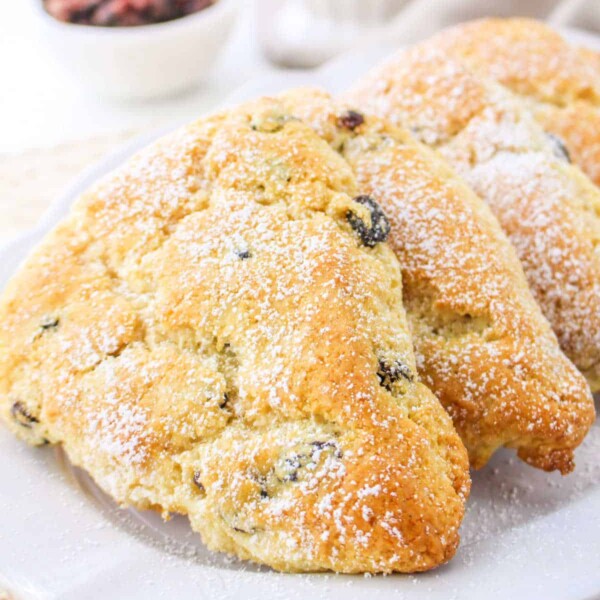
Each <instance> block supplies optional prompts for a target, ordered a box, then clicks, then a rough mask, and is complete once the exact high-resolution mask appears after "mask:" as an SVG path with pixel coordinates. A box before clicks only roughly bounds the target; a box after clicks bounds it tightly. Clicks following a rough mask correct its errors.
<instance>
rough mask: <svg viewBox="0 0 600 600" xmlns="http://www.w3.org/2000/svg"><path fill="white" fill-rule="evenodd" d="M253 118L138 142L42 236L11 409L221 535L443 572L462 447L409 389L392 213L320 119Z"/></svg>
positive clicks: (7, 334) (244, 113)
mask: <svg viewBox="0 0 600 600" xmlns="http://www.w3.org/2000/svg"><path fill="white" fill-rule="evenodd" d="M253 111H254V112H253ZM261 112H262V111H261V109H260V104H259V105H258V106H256V107H255V108H253V109H248V110H246V109H244V108H241V109H239V110H238V111H237V112H236V113H226V114H221V115H218V116H215V117H212V118H207V119H203V120H200V121H198V122H196V123H194V124H192V125H190V126H188V127H186V128H184V129H182V130H181V131H179V132H177V133H175V134H173V135H171V136H169V137H167V138H165V139H163V140H162V141H160V142H159V143H157V144H156V145H154V146H152V147H151V148H149V149H147V150H145V151H143V152H142V153H140V154H139V155H138V156H136V157H135V158H133V159H132V160H131V161H129V162H128V163H127V164H126V165H125V166H124V167H122V168H121V169H120V170H119V171H117V172H116V173H114V174H112V175H110V176H109V177H108V178H107V179H105V180H104V181H103V182H101V183H100V184H99V185H98V186H96V187H95V188H94V189H93V190H91V191H90V192H89V193H87V194H86V195H85V196H83V197H82V198H81V199H80V200H79V201H78V203H77V204H76V206H75V207H74V208H73V210H72V212H71V214H70V216H69V217H68V218H67V219H66V220H65V221H64V222H63V223H62V224H61V225H59V226H58V228H57V229H56V230H55V231H54V232H53V233H51V234H50V235H49V236H48V237H47V238H46V239H45V240H44V241H43V243H42V244H41V245H40V246H39V247H38V248H37V249H36V250H35V252H34V254H33V255H32V256H31V257H30V258H29V259H28V260H27V262H26V263H25V265H24V266H23V267H22V268H21V270H20V271H19V273H18V274H17V275H16V276H15V277H14V278H13V279H12V281H11V282H10V284H9V286H8V288H7V290H6V291H5V293H4V295H3V297H2V300H1V302H0V399H1V404H0V406H1V410H2V416H3V417H4V419H5V420H6V422H7V423H8V424H9V426H10V427H11V429H12V430H13V431H15V433H17V434H19V435H21V436H22V437H24V438H25V439H26V440H28V441H30V442H32V443H42V442H43V441H44V440H48V441H50V442H52V443H60V444H62V445H63V447H64V449H65V451H66V452H67V454H68V456H69V457H70V459H71V460H72V461H73V462H74V463H75V464H77V465H80V466H81V467H83V468H85V469H86V470H87V471H88V472H89V473H90V474H91V475H92V476H93V477H94V479H95V480H96V482H97V483H98V484H99V485H100V486H101V487H102V488H103V489H104V490H105V491H107V492H108V493H109V494H111V495H112V496H113V497H114V498H115V499H116V500H117V501H118V502H120V503H122V504H125V505H134V506H137V507H141V508H155V509H157V510H160V511H163V512H168V511H177V512H181V513H184V514H188V515H189V517H190V519H191V522H192V524H193V527H194V528H195V529H196V530H197V531H199V532H200V533H201V534H202V537H203V539H204V540H205V542H206V543H207V545H208V546H209V547H210V548H212V549H215V550H222V551H226V552H230V553H234V554H237V555H238V556H240V557H243V558H249V559H253V560H255V561H258V562H262V563H265V564H267V565H271V566H273V567H275V568H276V569H281V570H289V571H313V570H324V569H332V570H335V571H342V572H391V571H421V570H426V569H429V568H432V567H434V566H436V565H439V564H440V563H443V562H445V561H446V560H448V559H449V558H451V556H452V555H453V554H454V552H455V549H456V547H457V544H458V540H459V536H458V528H459V525H460V522H461V519H462V516H463V510H464V503H465V500H466V496H467V495H468V490H469V474H468V460H467V454H466V451H465V449H464V446H463V445H462V443H461V441H460V438H459V437H458V435H457V434H456V432H455V431H454V428H453V427H452V423H451V420H450V419H449V418H448V416H447V415H446V413H445V411H444V410H443V408H442V406H441V405H440V404H439V402H438V401H437V400H436V398H435V397H434V396H433V394H432V393H431V392H430V391H429V390H428V389H427V388H426V387H425V386H424V385H423V384H421V383H419V381H418V378H417V375H416V369H415V359H414V355H413V351H412V343H411V338H410V335H409V332H408V325H407V322H406V317H405V313H404V309H403V307H402V296H401V289H402V282H401V274H400V268H399V265H398V262H397V260H396V258H395V256H394V254H393V252H392V250H391V249H390V248H389V247H388V246H387V244H385V243H383V240H384V239H385V238H386V236H387V234H388V231H389V229H388V223H387V221H386V219H385V217H384V216H383V215H382V214H381V212H380V209H379V208H378V207H376V206H371V205H369V206H367V205H364V204H362V203H361V202H360V201H355V200H353V198H354V197H355V196H358V188H357V187H356V183H355V180H354V177H353V175H352V172H351V170H350V169H349V167H348V166H347V164H346V163H345V162H344V160H343V159H342V158H341V157H340V156H339V155H337V154H336V153H335V152H333V151H332V150H331V149H330V148H329V147H328V146H327V144H326V143H325V142H324V141H323V140H321V139H320V138H319V137H318V136H317V135H316V134H315V133H314V132H313V131H312V130H311V129H310V128H309V127H308V126H307V125H304V124H303V123H301V122H299V121H298V120H294V119H293V118H291V117H290V116H288V115H280V117H281V118H280V119H279V120H278V121H277V122H275V123H273V122H269V123H262V124H261V121H262V119H261V118H255V116H257V115H259V113H261Z"/></svg>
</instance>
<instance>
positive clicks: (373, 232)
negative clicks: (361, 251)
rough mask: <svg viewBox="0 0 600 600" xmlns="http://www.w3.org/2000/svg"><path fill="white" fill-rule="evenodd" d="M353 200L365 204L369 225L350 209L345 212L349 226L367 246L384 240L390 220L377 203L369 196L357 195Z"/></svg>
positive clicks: (388, 230) (388, 232)
mask: <svg viewBox="0 0 600 600" xmlns="http://www.w3.org/2000/svg"><path fill="white" fill-rule="evenodd" d="M354 202H358V204H362V205H363V206H366V207H367V208H368V209H369V212H370V213H371V224H370V225H368V224H367V223H365V222H364V221H363V220H362V219H361V218H360V217H359V216H357V215H356V214H354V213H353V212H352V211H351V210H349V211H348V212H347V213H346V218H347V219H348V222H349V223H350V226H351V227H352V229H354V231H356V233H358V235H359V236H360V239H361V241H362V243H363V244H364V245H365V246H368V247H369V248H373V246H375V245H376V244H378V243H379V242H385V240H387V237H388V235H389V234H390V222H389V221H388V219H387V217H386V216H385V213H384V212H383V210H381V207H380V206H379V204H377V202H375V200H373V198H371V197H370V196H357V197H356V198H354Z"/></svg>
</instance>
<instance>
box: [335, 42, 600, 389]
mask: <svg viewBox="0 0 600 600" xmlns="http://www.w3.org/2000/svg"><path fill="white" fill-rule="evenodd" d="M347 99H348V100H349V101H350V102H352V103H353V104H355V105H356V106H362V107H364V110H370V111H372V112H374V113H376V114H378V115H380V116H386V117H389V118H390V119H391V120H392V121H393V122H394V123H397V124H403V125H404V126H406V127H409V128H410V129H411V130H412V132H413V133H414V134H415V135H416V136H417V137H418V138H420V139H421V140H422V141H424V142H425V143H427V144H428V145H430V146H432V147H434V148H436V149H437V150H439V152H440V153H441V154H442V155H443V156H444V157H445V158H446V159H447V160H448V161H449V162H450V163H451V165H452V166H453V167H454V168H455V169H456V170H457V171H458V172H459V173H460V174H461V175H462V176H463V177H464V178H465V179H466V181H467V182H468V183H469V184H470V185H471V187H472V188H473V189H474V190H475V192H477V194H479V196H481V197H482V198H483V199H484V200H486V202H487V203H488V204H489V206H490V208H491V209H492V211H493V212H494V214H495V215H496V217H497V218H498V220H499V221H500V224H501V225H502V227H503V229H504V231H505V232H506V233H507V234H508V236H509V238H510V240H511V241H512V243H513V245H514V246H515V248H516V250H517V254H518V255H519V258H520V259H521V262H522V264H523V267H524V270H525V274H526V276H527V279H528V282H529V285H530V287H531V290H532V291H533V294H534V296H535V298H536V300H537V301H538V303H539V304H540V306H541V308H542V312H543V313H544V314H545V316H546V317H547V318H548V320H549V321H550V323H551V325H552V327H553V329H554V331H555V333H556V334H557V336H558V339H559V341H560V344H561V346H562V348H563V350H564V351H565V353H566V354H567V356H568V357H569V358H570V359H571V360H572V361H573V362H574V363H575V365H576V366H577V367H578V368H579V369H580V370H581V372H582V373H583V374H584V375H585V376H586V378H587V380H588V382H589V384H590V386H591V387H592V390H594V391H596V390H598V389H600V254H599V253H598V250H597V248H598V242H599V241H600V190H599V189H598V188H597V187H596V186H595V185H594V184H593V183H592V182H591V181H590V180H589V179H588V178H587V177H586V176H585V175H584V174H583V173H582V172H581V170H580V169H579V168H577V167H576V166H574V165H572V164H570V163H569V161H568V157H567V155H566V153H565V152H564V150H563V148H562V146H561V144H560V143H559V142H558V141H557V140H556V139H555V138H554V137H552V136H549V135H547V134H546V133H545V132H544V131H543V129H542V128H541V127H540V126H539V125H538V124H537V123H536V122H535V120H534V119H533V117H532V116H531V113H530V112H529V111H528V110H527V108H526V106H525V104H524V103H523V102H522V101H520V100H519V98H518V97H516V96H514V95H512V94H511V93H510V92H509V91H508V90H506V88H504V87H502V86H500V85H498V84H496V83H494V82H491V81H488V80H486V79H483V78H481V77H480V76H478V75H476V74H475V73H473V72H472V71H470V70H467V68H466V67H464V65H463V64H462V63H459V62H457V61H454V60H451V59H448V58H447V57H446V52H445V50H444V49H442V50H440V49H439V48H438V46H437V43H436V41H435V40H432V41H428V42H427V41H426V42H424V43H422V44H421V45H419V46H416V47H414V48H412V49H410V50H408V51H404V52H400V53H398V54H396V55H395V56H394V57H392V58H391V59H390V60H389V61H388V62H387V63H385V64H383V65H381V66H379V67H377V68H376V69H375V70H374V71H372V72H371V73H370V74H369V75H367V76H366V77H365V78H364V79H363V80H362V81H360V82H359V83H358V84H357V85H356V86H355V88H354V89H353V90H352V91H351V92H350V93H349V94H348V95H347Z"/></svg>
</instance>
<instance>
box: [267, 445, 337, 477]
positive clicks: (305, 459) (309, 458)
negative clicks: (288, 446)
mask: <svg viewBox="0 0 600 600" xmlns="http://www.w3.org/2000/svg"><path fill="white" fill-rule="evenodd" d="M322 452H328V453H329V454H331V455H332V456H334V457H335V458H337V459H339V458H341V457H342V453H341V451H340V449H339V448H338V447H337V444H335V443H334V442H330V441H329V442H321V441H314V442H310V443H309V444H306V445H304V446H302V447H301V448H299V450H298V451H297V452H295V453H294V454H292V455H291V456H287V457H285V459H284V460H283V461H280V463H279V464H278V465H276V467H275V476H276V477H277V479H279V481H281V482H282V483H283V482H289V481H291V482H296V481H298V474H299V471H300V469H302V468H305V467H309V466H310V467H314V466H316V464H317V463H318V461H319V459H320V457H321V454H322Z"/></svg>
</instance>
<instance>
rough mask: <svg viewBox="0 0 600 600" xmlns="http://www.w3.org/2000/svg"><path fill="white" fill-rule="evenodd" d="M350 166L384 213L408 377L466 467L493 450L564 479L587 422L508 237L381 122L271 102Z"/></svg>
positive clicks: (326, 102)
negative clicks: (397, 270) (425, 395)
mask: <svg viewBox="0 0 600 600" xmlns="http://www.w3.org/2000/svg"><path fill="white" fill-rule="evenodd" d="M278 101H279V103H280V104H281V105H282V106H283V109H282V110H284V111H291V112H293V113H294V114H296V115H298V116H299V117H301V118H303V119H305V120H306V122H308V123H310V124H311V125H312V126H313V127H314V128H315V130H316V131H317V132H318V133H319V135H321V136H322V137H323V138H324V139H325V140H327V141H328V142H329V143H330V144H331V145H332V147H333V148H335V149H337V150H338V151H339V152H340V153H341V154H342V156H343V157H344V158H345V159H346V160H347V161H348V163H349V164H350V166H351V167H352V168H353V169H354V171H355V174H356V176H357V178H358V182H359V186H360V188H361V190H362V191H364V192H366V193H367V194H370V195H372V196H373V198H374V199H375V200H376V201H377V202H378V203H379V204H380V205H381V206H382V208H383V209H384V210H385V212H386V214H387V215H388V217H389V218H390V222H391V226H392V228H391V232H390V238H389V242H390V245H391V246H392V248H393V249H394V250H395V251H396V253H397V256H398V258H399V260H400V263H401V265H402V271H403V272H402V281H403V285H404V290H403V297H404V304H405V307H406V310H407V314H408V318H409V322H410V324H411V328H412V331H413V336H414V341H415V346H416V353H417V357H418V361H417V363H418V368H419V372H420V373H421V375H422V376H423V379H424V381H425V382H426V383H427V384H428V385H429V386H430V387H431V389H433V390H434V391H435V393H436V394H437V396H438V397H439V398H440V400H441V401H442V404H443V405H444V406H445V407H446V408H447V410H448V412H449V413H450V415H451V416H452V418H453V420H454V423H455V426H456V427H457V430H458V432H459V433H460V435H461V437H462V439H463V441H464V442H465V445H466V446H467V449H468V450H469V456H470V459H471V463H472V464H473V465H474V466H476V467H480V466H482V465H483V464H485V462H486V461H487V460H488V458H489V457H490V455H491V454H492V453H493V452H494V450H496V449H497V448H498V447H500V446H509V447H512V448H516V449H518V453H519V456H521V457H522V458H523V459H524V460H526V461H527V462H529V463H531V464H532V465H535V466H537V467H541V468H543V469H560V470H561V471H562V472H563V473H565V472H568V471H569V470H570V469H571V468H572V466H573V462H572V459H573V450H574V448H575V447H576V446H577V445H578V444H579V443H580V442H581V440H582V439H583V437H584V436H585V434H586V432H587V431H588V429H589V426H590V424H591V422H592V420H593V417H594V408H593V403H592V398H591V396H590V393H589V390H588V387H587V385H586V382H585V379H584V378H583V377H582V376H581V374H580V373H578V371H577V369H575V367H574V366H573V365H572V363H571V362H570V361H569V360H568V359H567V358H566V357H565V356H564V354H563V353H562V352H561V350H560V348H559V346H558V342H557V340H556V337H555V335H554V334H553V333H552V331H551V329H550V326H549V324H548V322H547V320H546V319H545V318H544V317H543V316H542V314H541V312H540V309H539V307H538V306H537V304H536V303H535V300H534V299H533V297H532V295H531V292H530V291H529V288H528V286H527V281H526V279H525V276H524V273H523V270H522V268H521V265H520V264H519V260H518V258H517V256H516V253H515V251H514V249H513V247H512V246H511V244H510V242H509V241H508V239H507V238H506V236H505V235H504V234H503V232H502V230H501V228H500V226H499V224H498V222H497V221H496V219H495V218H494V216H493V215H492V213H491V211H490V210H489V208H488V207H487V206H486V205H485V203H484V202H483V201H482V200H481V199H480V198H478V197H477V196H476V195H475V194H474V193H473V191H472V190H471V189H470V188H469V187H468V186H467V185H466V184H465V183H463V182H462V180H461V179H460V178H459V177H458V175H456V174H455V173H454V172H453V171H452V170H451V169H450V167H448V166H447V164H446V163H445V162H444V161H443V160H442V159H440V158H439V157H438V156H437V155H436V154H435V153H434V152H433V151H431V150H430V149H428V148H427V147H425V146H423V145H422V144H419V143H418V142H416V141H414V140H413V139H412V138H411V136H410V135H409V134H408V133H407V132H406V131H404V130H400V129H398V128H396V127H394V126H392V125H391V124H390V123H389V122H387V121H384V120H381V119H379V118H375V117H370V116H368V115H364V114H361V113H359V112H354V111H349V110H347V109H343V108H341V107H340V105H336V104H335V103H334V102H332V100H331V99H330V97H329V96H328V95H326V94H325V93H322V92H319V91H315V90H299V91H296V92H292V93H290V94H286V95H283V96H281V97H280V98H279V99H278Z"/></svg>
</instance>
